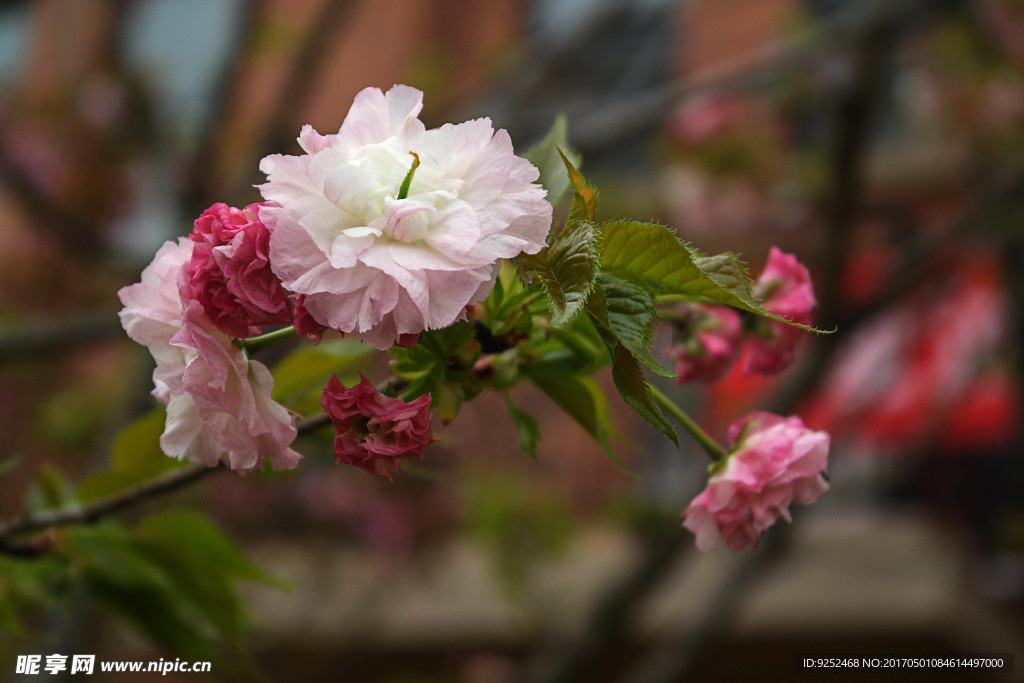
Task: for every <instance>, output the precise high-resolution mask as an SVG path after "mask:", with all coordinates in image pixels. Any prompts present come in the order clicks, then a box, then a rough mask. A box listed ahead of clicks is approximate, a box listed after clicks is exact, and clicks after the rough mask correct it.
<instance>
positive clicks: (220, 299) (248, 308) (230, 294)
mask: <svg viewBox="0 0 1024 683" xmlns="http://www.w3.org/2000/svg"><path fill="white" fill-rule="evenodd" d="M259 206H260V205H259V204H251V205H249V206H247V207H245V208H244V209H235V208H233V207H230V206H228V205H226V204H214V205H213V206H211V207H210V208H209V209H207V210H206V211H204V212H203V213H202V215H201V216H199V218H198V219H196V222H195V227H194V229H193V231H192V234H191V235H190V236H189V237H190V239H191V240H192V241H193V242H194V243H195V247H194V248H193V250H192V257H191V259H190V260H189V264H188V268H187V273H188V276H189V284H190V287H189V290H188V293H187V295H186V298H194V299H196V300H197V301H199V303H200V304H202V307H203V310H204V311H205V312H206V314H207V316H209V318H210V320H211V321H212V322H213V324H214V325H216V326H217V329H218V330H220V331H221V332H223V333H224V334H226V335H228V336H231V337H237V338H240V339H244V338H245V337H250V336H252V335H254V334H259V333H260V332H261V331H262V326H263V325H274V324H288V323H291V322H292V310H291V305H290V304H289V302H288V295H287V293H286V292H285V291H284V288H282V287H281V281H280V280H279V279H278V277H277V276H276V275H274V273H273V271H271V269H270V231H269V230H267V227H266V226H265V225H264V224H263V223H262V222H261V221H260V219H259V217H258V213H257V212H258V209H259Z"/></svg>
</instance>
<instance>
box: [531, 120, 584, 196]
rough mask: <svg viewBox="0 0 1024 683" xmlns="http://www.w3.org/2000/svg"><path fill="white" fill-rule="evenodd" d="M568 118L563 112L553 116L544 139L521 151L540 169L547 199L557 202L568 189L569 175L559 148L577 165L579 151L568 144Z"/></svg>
mask: <svg viewBox="0 0 1024 683" xmlns="http://www.w3.org/2000/svg"><path fill="white" fill-rule="evenodd" d="M567 131H568V119H567V118H566V116H565V114H564V113H563V112H559V114H558V116H556V117H555V122H554V123H553V124H552V125H551V129H550V130H549V131H548V133H547V135H545V136H544V139H543V140H541V141H540V142H538V143H537V144H535V145H534V146H533V147H531V148H530V149H528V150H526V152H524V153H523V155H522V156H523V157H525V158H526V159H528V160H529V161H530V163H532V164H533V165H534V166H536V167H537V169H538V170H539V171H540V181H539V182H540V184H541V185H542V186H543V187H544V189H545V190H547V191H548V197H547V199H548V201H549V202H551V203H552V204H557V203H558V202H559V200H561V199H562V197H564V196H565V193H566V192H568V191H569V176H568V174H567V173H566V170H565V164H564V163H563V162H562V157H561V155H560V154H559V150H561V151H562V152H563V153H564V154H565V156H566V157H567V158H568V159H570V160H571V161H572V163H573V164H575V165H577V166H578V165H579V163H580V155H579V152H577V151H576V150H574V149H572V147H570V146H569V139H568V134H567Z"/></svg>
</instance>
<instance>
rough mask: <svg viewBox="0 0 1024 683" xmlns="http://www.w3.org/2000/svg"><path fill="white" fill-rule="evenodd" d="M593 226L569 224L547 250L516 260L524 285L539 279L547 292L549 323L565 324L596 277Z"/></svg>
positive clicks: (580, 303)
mask: <svg viewBox="0 0 1024 683" xmlns="http://www.w3.org/2000/svg"><path fill="white" fill-rule="evenodd" d="M594 240H595V226H594V224H593V223H590V222H588V221H574V222H570V223H569V224H568V225H567V226H566V227H565V229H564V230H562V232H560V233H559V234H558V237H556V238H555V240H554V242H552V244H551V246H550V247H545V248H544V249H543V250H542V251H541V252H540V253H538V254H533V255H530V254H523V255H521V256H519V257H518V258H517V259H516V266H517V267H518V268H519V273H520V276H521V277H522V278H523V280H524V281H525V282H527V283H532V282H533V281H535V280H537V279H539V280H540V281H542V282H543V283H544V288H545V290H546V291H547V293H548V299H549V301H550V306H551V311H552V314H553V315H552V317H551V324H552V325H555V326H556V327H558V326H561V325H565V324H566V323H567V322H569V321H570V320H571V319H572V318H573V316H575V315H576V313H577V312H579V310H580V309H581V308H582V307H583V304H584V303H586V300H587V296H588V295H589V294H590V291H591V290H592V289H593V288H594V277H595V275H596V274H597V251H596V250H595V248H594V243H595V242H594Z"/></svg>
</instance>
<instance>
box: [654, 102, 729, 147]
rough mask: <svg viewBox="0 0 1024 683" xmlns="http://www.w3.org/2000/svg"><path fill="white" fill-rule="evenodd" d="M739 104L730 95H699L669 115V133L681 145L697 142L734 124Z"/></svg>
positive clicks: (719, 133)
mask: <svg viewBox="0 0 1024 683" xmlns="http://www.w3.org/2000/svg"><path fill="white" fill-rule="evenodd" d="M739 118H740V106H739V102H737V101H736V99H735V98H733V97H732V96H730V95H725V94H721V93H718V94H713V95H698V96H697V97H694V98H692V99H690V100H688V101H687V102H686V103H685V104H683V105H682V106H680V107H678V108H677V109H676V110H675V111H674V112H672V114H671V115H670V116H669V120H668V127H669V132H670V133H671V135H672V137H673V138H674V139H675V140H676V141H678V142H679V143H680V144H683V145H691V146H692V145H699V144H700V143H702V142H705V141H707V140H708V139H710V138H713V137H715V136H716V135H721V134H722V133H724V132H725V131H727V130H729V129H730V128H731V127H733V126H735V125H736V124H737V122H738V121H739Z"/></svg>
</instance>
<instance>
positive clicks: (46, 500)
mask: <svg viewBox="0 0 1024 683" xmlns="http://www.w3.org/2000/svg"><path fill="white" fill-rule="evenodd" d="M27 497H28V500H27V505H26V507H28V509H29V510H55V509H57V508H63V507H67V506H71V505H74V504H75V503H76V502H77V501H76V500H75V494H74V491H73V490H72V488H71V485H70V484H68V482H67V480H66V479H65V478H64V475H63V474H61V472H60V470H58V469H57V468H56V467H53V466H52V465H41V466H40V467H39V469H38V470H36V476H35V481H33V482H32V486H31V487H30V488H29V490H28V496H27Z"/></svg>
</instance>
